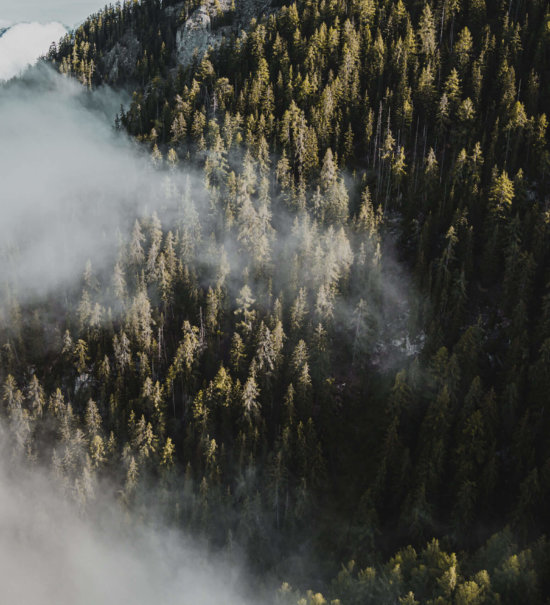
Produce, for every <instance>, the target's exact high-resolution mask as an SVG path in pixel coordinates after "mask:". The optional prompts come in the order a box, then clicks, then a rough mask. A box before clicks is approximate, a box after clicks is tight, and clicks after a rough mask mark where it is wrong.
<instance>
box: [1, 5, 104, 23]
mask: <svg viewBox="0 0 550 605" xmlns="http://www.w3.org/2000/svg"><path fill="white" fill-rule="evenodd" d="M104 6H105V2H98V0H55V2H44V0H17V2H12V1H11V0H0V20H5V21H11V22H14V23H17V22H20V21H35V22H41V23H45V22H47V21H60V22H61V23H63V24H66V25H69V26H73V25H76V24H77V23H78V22H79V21H82V20H83V19H85V18H86V17H87V16H88V15H89V14H90V13H93V12H97V11H98V10H100V9H101V8H103V7H104Z"/></svg>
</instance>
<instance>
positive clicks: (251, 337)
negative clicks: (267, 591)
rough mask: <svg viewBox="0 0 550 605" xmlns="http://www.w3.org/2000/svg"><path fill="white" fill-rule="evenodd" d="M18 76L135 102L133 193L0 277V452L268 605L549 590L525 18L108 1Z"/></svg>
mask: <svg viewBox="0 0 550 605" xmlns="http://www.w3.org/2000/svg"><path fill="white" fill-rule="evenodd" d="M197 11H198V12H197ZM193 15H194V16H195V17H193ZM197 15H201V19H202V21H201V23H202V24H203V25H201V27H203V28H204V36H205V39H208V40H211V41H212V44H211V46H208V43H205V44H204V45H203V48H202V49H201V48H198V49H197V51H196V52H195V53H194V55H193V57H192V59H191V60H190V61H187V62H182V59H181V57H182V56H184V55H185V53H183V51H182V44H185V35H186V32H189V31H190V30H191V25H190V23H191V21H190V19H193V18H195V20H196V18H197ZM197 22H198V21H197ZM193 23H195V21H193ZM193 27H195V25H193ZM197 27H198V26H197ZM201 31H202V30H201ZM182 32H183V33H182ZM201 35H202V34H201ZM185 56H187V55H185ZM44 62H45V63H49V64H51V65H53V67H54V68H55V69H56V70H57V71H58V72H60V73H61V74H63V75H65V76H67V77H68V78H74V79H75V80H77V81H79V82H80V83H81V85H80V87H81V88H83V89H89V90H90V92H87V93H84V92H83V93H82V94H90V95H92V94H93V91H98V90H102V89H103V87H105V86H109V87H112V88H114V89H115V90H116V89H124V90H126V91H130V92H131V96H130V97H128V99H129V100H128V102H127V103H125V105H124V106H122V107H121V108H120V111H119V113H118V114H117V116H116V118H115V120H114V124H113V127H114V128H115V129H116V131H117V134H118V136H120V137H127V138H129V139H130V140H131V141H132V142H131V143H130V144H131V145H132V146H133V147H132V149H134V148H136V149H137V150H139V152H140V153H143V154H145V155H146V160H143V161H144V164H145V163H146V164H147V171H149V172H147V173H146V174H149V176H148V177H147V179H149V182H150V184H151V187H150V189H149V190H148V191H147V192H145V193H143V194H142V195H141V199H140V203H141V204H143V203H144V202H146V203H145V206H146V210H145V211H144V212H140V213H139V214H136V215H135V216H134V215H132V213H131V210H130V211H129V212H128V213H126V214H125V222H124V224H123V225H122V226H121V228H120V231H119V232H118V233H117V234H114V233H112V234H111V235H110V236H109V237H110V238H111V240H112V241H111V243H112V245H113V250H114V252H113V254H112V258H109V259H108V261H107V262H106V263H102V264H101V265H98V266H96V264H95V262H94V258H91V259H90V262H89V263H87V264H83V266H82V267H81V268H80V274H79V277H78V279H77V280H73V281H72V282H71V283H64V284H63V285H61V286H60V287H58V288H57V289H56V290H55V292H50V293H48V294H47V295H46V296H40V297H38V296H35V295H33V296H29V295H27V294H26V293H25V287H23V286H22V285H21V278H20V276H18V274H17V271H13V272H12V273H10V272H9V271H7V272H6V273H5V274H1V275H2V278H3V287H2V292H3V295H2V303H1V307H0V347H1V349H0V355H1V363H0V383H1V397H2V401H3V404H2V414H3V416H4V420H5V424H6V426H7V427H8V428H9V431H10V433H11V435H12V446H11V447H12V449H13V451H14V455H17V456H22V457H24V458H26V459H28V460H30V461H31V463H32V464H35V465H38V466H45V467H47V468H50V469H51V470H52V472H53V473H54V475H55V476H56V477H57V479H58V481H59V483H60V485H61V486H62V489H64V490H65V492H66V493H67V494H68V495H70V497H71V498H73V499H74V500H75V501H76V502H77V504H78V506H79V507H80V508H81V510H82V511H83V514H85V511H86V508H87V506H88V505H89V503H90V502H93V500H94V498H95V497H96V495H97V493H98V492H101V491H102V490H104V489H106V490H109V491H111V492H112V494H113V495H114V497H116V498H117V500H119V501H120V504H121V506H122V507H123V508H124V509H125V510H126V511H127V512H128V514H130V515H136V516H137V518H147V516H148V514H149V512H148V511H150V510H152V509H154V510H155V511H160V513H161V514H162V516H163V518H165V519H166V520H167V522H169V523H171V524H174V525H175V526H176V527H179V528H183V530H184V531H186V532H189V534H191V535H194V536H197V537H200V538H201V539H204V540H206V541H207V543H208V544H209V545H210V547H211V548H212V549H213V550H217V551H220V550H221V551H224V552H225V551H232V549H235V550H238V551H239V552H242V553H243V557H244V558H245V560H246V562H247V569H249V570H250V572H251V573H252V574H253V575H254V576H256V577H257V578H260V580H259V581H258V584H259V585H261V584H262V578H269V579H270V580H269V581H271V579H274V580H275V581H276V582H277V584H278V585H281V584H282V587H281V588H280V589H279V591H278V592H277V594H275V595H273V600H274V601H275V602H277V603H279V604H280V605H295V604H299V605H321V604H323V603H333V604H339V603H341V605H360V604H361V605H364V604H369V603H372V604H373V605H374V604H376V605H380V604H385V603H387V604H388V605H389V604H397V603H400V604H402V605H405V604H406V605H414V604H420V603H422V604H434V605H435V604H438V605H445V604H449V605H450V604H453V605H455V604H456V605H466V604H468V605H477V604H482V603H487V604H495V605H496V604H499V605H500V604H502V605H507V604H510V605H512V604H517V603H522V602H524V603H527V602H528V603H532V604H538V603H540V604H544V603H549V602H550V601H549V599H550V572H549V570H550V544H549V542H548V539H547V537H546V533H547V532H548V531H549V530H550V516H549V515H548V503H549V502H550V438H549V435H550V399H549V393H550V194H549V191H550V188H549V185H550V182H549V181H550V154H549V149H548V132H547V126H548V118H547V115H546V112H547V111H548V108H550V3H549V2H548V1H546V0H531V1H529V2H527V1H525V0H506V1H497V0H433V1H431V2H429V1H425V0H397V1H395V0H297V1H296V2H294V3H292V4H289V3H286V2H275V3H272V4H270V3H259V4H258V3H255V2H253V0H249V2H244V1H243V2H239V0H234V2H233V3H232V4H231V5H229V4H228V5H225V4H220V2H218V1H215V2H205V3H203V4H200V3H199V2H194V1H187V0H186V1H185V2H177V3H176V2H173V1H170V0H165V1H164V2H161V1H160V0H140V1H138V0H134V1H133V2H130V1H128V2H125V3H124V4H120V3H117V4H116V5H111V6H108V7H106V8H105V9H104V10H102V11H100V12H99V13H97V14H95V15H92V16H91V17H90V18H89V19H88V20H87V21H86V22H85V23H84V24H82V25H81V26H80V27H78V28H77V29H76V30H75V31H74V32H73V33H72V34H70V35H68V36H66V37H65V38H64V39H63V40H61V41H60V42H59V44H57V45H52V47H51V49H50V52H49V53H48V56H47V57H46V58H44ZM24 78H25V77H23V80H24ZM59 161H60V162H62V161H63V159H62V158H60V159H59ZM93 178H94V179H95V180H96V182H97V184H98V186H99V187H101V182H102V181H101V179H102V176H101V174H97V176H96V175H93ZM121 180H124V175H121ZM130 197H131V196H130ZM130 201H131V200H130ZM110 203H111V202H110V198H109V192H108V191H107V193H106V202H103V203H102V208H103V209H104V210H103V211H104V212H108V209H109V207H110ZM90 204H93V201H91V202H90ZM116 204H117V202H116V200H115V199H114V198H113V202H112V206H113V208H114V207H115V205H116ZM130 208H131V206H130ZM117 216H118V213H117ZM107 218H108V217H107ZM102 245H103V244H102ZM70 254H71V253H70V251H68V255H69V256H70ZM2 255H3V259H4V260H3V261H2V262H5V263H6V266H8V265H9V263H12V264H13V265H14V266H16V265H17V258H18V251H17V249H14V248H10V249H7V250H5V249H2ZM10 266H11V265H10ZM105 486H109V487H105ZM266 582H267V580H266ZM308 589H311V590H308ZM258 590H260V589H258ZM262 598H264V597H263V596H262Z"/></svg>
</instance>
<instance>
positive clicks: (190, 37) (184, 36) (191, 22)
mask: <svg viewBox="0 0 550 605" xmlns="http://www.w3.org/2000/svg"><path fill="white" fill-rule="evenodd" d="M226 29H227V28H219V29H218V30H217V31H215V32H213V31H212V18H211V16H210V12H209V10H208V8H207V6H201V7H199V8H198V9H197V10H196V11H194V12H193V13H192V14H191V16H190V17H189V19H187V21H186V22H185V23H184V25H183V27H180V28H179V29H178V31H177V34H176V54H177V61H178V63H179V64H181V65H188V64H189V63H191V61H192V60H193V56H194V55H195V53H196V54H197V55H198V56H199V58H200V57H202V56H203V55H204V53H205V52H206V51H207V50H208V48H209V47H215V46H216V45H218V44H219V43H220V42H221V40H222V38H223V34H224V32H223V30H226Z"/></svg>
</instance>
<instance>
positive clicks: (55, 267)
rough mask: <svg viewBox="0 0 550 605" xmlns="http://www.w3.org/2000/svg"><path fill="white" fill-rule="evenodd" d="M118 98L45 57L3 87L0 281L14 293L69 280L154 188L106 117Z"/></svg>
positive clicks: (107, 252) (97, 262)
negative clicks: (57, 67) (92, 88)
mask: <svg viewBox="0 0 550 605" xmlns="http://www.w3.org/2000/svg"><path fill="white" fill-rule="evenodd" d="M124 100H125V98H124V97H123V96H122V95H120V94H117V93H115V92H113V91H112V90H109V89H100V90H97V91H95V92H93V93H90V92H88V91H86V90H84V89H83V88H82V86H80V85H79V84H78V83H76V82H74V81H72V80H69V79H68V78H65V77H63V76H60V75H58V74H56V73H55V72H54V71H53V70H52V69H51V68H49V67H47V66H45V65H39V66H37V67H36V68H35V69H33V70H32V71H30V72H29V73H28V74H26V75H25V77H24V78H23V79H22V80H18V81H13V82H11V83H9V84H7V85H5V86H4V87H3V88H0V132H2V140H1V144H0V165H1V166H2V175H3V178H2V181H1V182H0V255H1V256H2V257H3V258H2V260H3V262H2V263H0V284H2V285H5V284H7V283H10V284H12V285H13V284H17V292H18V295H19V296H21V297H24V298H26V297H28V296H29V295H36V296H40V295H44V294H48V293H50V292H51V291H53V290H56V289H58V288H60V287H63V286H66V285H69V284H71V283H72V282H73V281H75V279H76V278H77V277H78V276H80V275H81V274H82V271H83V269H84V266H85V264H86V261H87V260H88V259H91V260H92V261H93V264H94V267H97V266H102V264H103V263H104V262H105V261H106V260H107V259H111V258H112V255H113V253H114V249H115V248H116V245H117V237H116V230H117V229H119V228H120V227H121V226H122V223H123V221H124V220H125V217H126V216H128V215H130V214H132V215H133V216H136V215H138V216H139V206H140V204H144V205H145V206H146V205H147V204H148V202H149V200H150V199H151V196H150V195H149V193H150V192H153V193H152V194H151V195H154V189H155V185H158V179H157V180H155V179H151V178H148V176H149V177H150V175H148V171H149V172H150V170H149V167H148V163H147V162H146V160H145V159H143V158H141V157H139V154H138V151H137V149H136V147H135V146H134V145H132V144H131V143H130V141H129V140H128V139H127V138H125V137H124V136H121V135H120V134H118V133H116V132H115V131H114V129H113V127H112V124H113V119H114V116H115V114H116V111H117V110H118V108H119V107H120V103H121V102H123V101H124ZM159 178H160V177H159ZM129 209H131V212H128V210H129Z"/></svg>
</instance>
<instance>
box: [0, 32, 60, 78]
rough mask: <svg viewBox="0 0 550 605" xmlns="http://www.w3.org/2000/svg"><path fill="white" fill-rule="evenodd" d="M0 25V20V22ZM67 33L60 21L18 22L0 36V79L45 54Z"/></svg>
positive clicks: (14, 74)
mask: <svg viewBox="0 0 550 605" xmlns="http://www.w3.org/2000/svg"><path fill="white" fill-rule="evenodd" d="M0 27H1V22H0ZM66 33H67V30H66V29H65V27H64V26H63V25H62V24H61V23H56V22H52V23H44V24H42V23H19V24H17V25H14V26H13V27H11V28H9V29H8V30H7V31H6V32H5V33H4V35H3V36H1V37H0V81H1V80H9V79H10V78H13V77H14V76H16V75H17V74H19V73H21V71H23V69H25V68H26V67H27V66H29V65H32V64H34V63H35V62H36V60H37V59H38V57H40V56H41V55H45V54H46V53H47V52H48V49H49V48H50V45H51V43H52V42H57V41H58V40H59V39H60V38H62V37H63V36H64V35H65V34H66Z"/></svg>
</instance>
